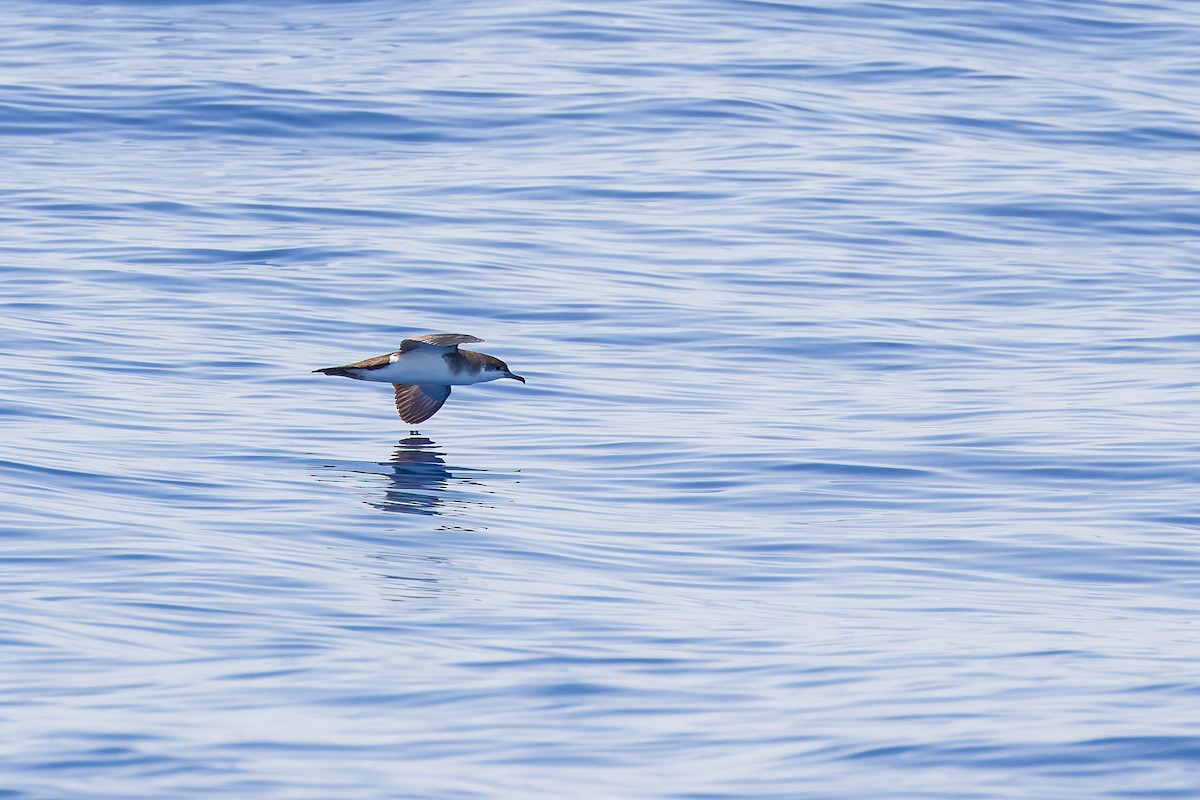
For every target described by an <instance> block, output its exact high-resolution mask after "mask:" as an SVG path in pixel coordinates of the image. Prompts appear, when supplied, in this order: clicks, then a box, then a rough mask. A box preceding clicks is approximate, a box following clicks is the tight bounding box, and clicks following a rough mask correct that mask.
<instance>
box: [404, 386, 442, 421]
mask: <svg viewBox="0 0 1200 800" xmlns="http://www.w3.org/2000/svg"><path fill="white" fill-rule="evenodd" d="M392 386H393V387H395V389H396V411H397V412H399V414H400V419H402V420H404V421H405V422H407V423H408V424H410V425H416V424H417V423H418V422H424V421H425V420H427V419H429V418H430V417H432V416H433V415H434V414H436V413H437V411H438V409H439V408H441V407H442V404H443V403H445V402H446V398H447V397H449V396H450V387H449V386H427V385H421V384H415V383H393V384H392Z"/></svg>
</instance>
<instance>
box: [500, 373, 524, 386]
mask: <svg viewBox="0 0 1200 800" xmlns="http://www.w3.org/2000/svg"><path fill="white" fill-rule="evenodd" d="M504 377H506V378H512V379H513V380H514V381H520V382H521V383H524V382H525V379H524V378H522V377H521V376H520V375H513V374H512V373H511V372H506V373H504Z"/></svg>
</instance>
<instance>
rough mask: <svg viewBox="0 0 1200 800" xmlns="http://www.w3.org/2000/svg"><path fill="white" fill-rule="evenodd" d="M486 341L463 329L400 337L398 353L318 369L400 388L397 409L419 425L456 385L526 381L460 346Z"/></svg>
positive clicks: (498, 362) (505, 366) (492, 358)
mask: <svg viewBox="0 0 1200 800" xmlns="http://www.w3.org/2000/svg"><path fill="white" fill-rule="evenodd" d="M482 341H483V339H478V338H476V337H474V336H468V335H466V334H463V333H430V334H426V335H424V336H413V337H411V338H409V339H405V340H404V341H402V342H400V349H399V350H396V351H395V352H393V353H387V354H385V355H382V356H375V357H374V358H368V359H365V360H363V361H356V362H354V363H353V364H346V365H345V366H343V367H324V368H323V369H314V370H313V372H320V373H322V374H325V375H340V376H342V377H346V378H353V379H354V380H356V381H378V382H380V383H390V384H392V385H393V386H395V388H396V411H398V412H399V413H400V419H402V420H404V421H405V422H407V423H409V424H410V425H415V424H417V423H418V422H424V421H425V420H427V419H429V418H430V417H432V416H433V415H434V414H436V413H437V411H438V409H439V408H441V407H442V404H443V403H445V402H446V398H447V397H449V396H450V387H451V386H469V385H470V384H472V383H486V382H487V381H494V380H498V379H500V378H512V379H513V380H516V381H520V382H521V383H524V382H525V379H524V378H522V377H521V376H520V375H514V374H513V373H512V370H510V369H509V368H508V364H505V363H504V362H503V361H501V360H500V359H498V358H496V357H495V356H489V355H487V354H486V353H476V352H475V351H473V350H459V349H458V346H459V345H460V344H466V343H468V342H482Z"/></svg>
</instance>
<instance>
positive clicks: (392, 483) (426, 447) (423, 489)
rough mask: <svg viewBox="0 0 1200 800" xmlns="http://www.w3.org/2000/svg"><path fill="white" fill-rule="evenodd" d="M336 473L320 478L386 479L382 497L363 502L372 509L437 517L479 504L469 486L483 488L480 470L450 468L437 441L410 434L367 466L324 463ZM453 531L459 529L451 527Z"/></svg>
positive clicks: (480, 502)
mask: <svg viewBox="0 0 1200 800" xmlns="http://www.w3.org/2000/svg"><path fill="white" fill-rule="evenodd" d="M326 468H327V469H329V470H331V471H337V472H339V473H341V474H340V476H339V477H335V478H332V479H331V478H324V480H333V481H338V482H342V481H347V480H357V479H360V478H361V476H364V475H367V476H381V477H383V478H385V479H386V481H387V483H386V485H385V486H384V490H383V496H382V497H379V498H376V499H367V500H364V502H365V503H366V504H367V505H369V506H371V507H372V508H377V509H379V510H380V511H386V512H389V513H395V514H420V515H425V516H437V515H444V514H447V513H451V512H453V511H454V510H461V509H463V508H464V507H466V506H469V505H482V501H481V500H479V499H477V498H474V497H472V495H473V494H476V493H475V492H470V491H466V490H469V489H471V488H473V487H484V486H485V484H484V483H483V482H482V481H480V480H479V479H478V476H480V475H482V474H483V471H482V470H473V469H469V468H465V467H450V466H448V465H447V464H446V453H445V451H444V450H441V449H440V448H439V447H438V445H437V443H436V442H434V441H433V440H432V439H429V438H427V437H424V436H420V435H410V436H408V437H407V438H404V439H401V440H400V441H399V442H397V443H396V448H395V450H393V452H392V455H391V457H390V458H389V459H388V460H387V461H380V462H378V463H376V464H372V465H370V466H369V467H361V466H360V467H357V468H355V467H350V466H348V465H333V464H331V465H327V467H326ZM453 529H455V530H462V528H460V527H458V526H453Z"/></svg>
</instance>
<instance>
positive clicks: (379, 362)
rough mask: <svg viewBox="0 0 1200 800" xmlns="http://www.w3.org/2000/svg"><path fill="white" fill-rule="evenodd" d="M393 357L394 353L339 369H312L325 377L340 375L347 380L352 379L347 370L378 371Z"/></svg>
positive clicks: (356, 362)
mask: <svg viewBox="0 0 1200 800" xmlns="http://www.w3.org/2000/svg"><path fill="white" fill-rule="evenodd" d="M394 355H395V353H387V354H386V355H382V356H375V357H374V358H365V359H363V360H362V361H355V362H354V363H353V364H343V365H342V366H340V367H322V368H321V369H314V370H313V372H323V373H325V374H326V375H342V376H344V377H347V378H353V377H354V376H353V375H351V374H350V373H349V372H347V370H351V369H380V368H381V367H386V366H387V365H388V364H390V363H392V356H394Z"/></svg>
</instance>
